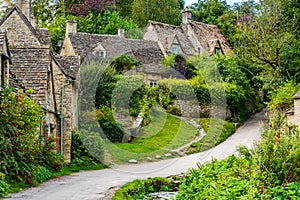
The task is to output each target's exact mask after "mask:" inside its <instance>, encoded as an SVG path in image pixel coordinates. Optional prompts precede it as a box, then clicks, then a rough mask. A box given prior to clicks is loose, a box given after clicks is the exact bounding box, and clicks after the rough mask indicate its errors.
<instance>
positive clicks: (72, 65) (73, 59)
mask: <svg viewBox="0 0 300 200" xmlns="http://www.w3.org/2000/svg"><path fill="white" fill-rule="evenodd" d="M53 58H54V60H55V61H56V63H57V64H58V66H59V67H60V69H61V70H62V72H63V73H64V75H66V76H68V77H70V78H72V79H76V76H77V75H78V72H79V63H80V62H79V57H78V56H62V55H58V54H53Z"/></svg>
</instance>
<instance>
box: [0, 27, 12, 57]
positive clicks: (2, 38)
mask: <svg viewBox="0 0 300 200" xmlns="http://www.w3.org/2000/svg"><path fill="white" fill-rule="evenodd" d="M0 55H3V56H5V57H6V58H9V59H10V57H11V55H10V51H9V48H8V44H7V38H6V31H5V30H1V29H0Z"/></svg>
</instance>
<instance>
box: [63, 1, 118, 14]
mask: <svg viewBox="0 0 300 200" xmlns="http://www.w3.org/2000/svg"><path fill="white" fill-rule="evenodd" d="M114 4H115V1H114V0H83V1H76V3H74V4H73V5H72V7H71V9H70V10H69V12H70V13H72V14H74V15H75V16H80V17H86V16H88V15H89V13H93V14H94V15H98V14H99V13H103V12H105V11H107V10H109V8H111V7H112V6H113V5H114Z"/></svg>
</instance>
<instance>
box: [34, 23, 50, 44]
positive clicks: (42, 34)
mask: <svg viewBox="0 0 300 200" xmlns="http://www.w3.org/2000/svg"><path fill="white" fill-rule="evenodd" d="M36 31H37V33H38V34H39V36H40V37H41V38H42V39H43V40H44V42H45V43H47V44H49V45H50V46H51V47H52V43H51V38H50V33H49V30H48V29H47V28H38V29H36Z"/></svg>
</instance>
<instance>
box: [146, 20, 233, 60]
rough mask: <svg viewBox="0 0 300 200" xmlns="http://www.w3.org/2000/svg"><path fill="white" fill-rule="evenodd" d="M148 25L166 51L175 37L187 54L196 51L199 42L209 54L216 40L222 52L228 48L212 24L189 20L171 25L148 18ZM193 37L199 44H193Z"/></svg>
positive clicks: (169, 51)
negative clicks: (178, 24)
mask: <svg viewBox="0 0 300 200" xmlns="http://www.w3.org/2000/svg"><path fill="white" fill-rule="evenodd" d="M150 26H151V27H153V28H154V29H153V31H155V33H156V34H157V39H158V40H159V42H160V43H161V44H162V46H163V48H164V50H165V51H166V52H167V53H171V50H170V47H171V45H172V42H173V41H174V38H175V37H176V38H177V39H178V42H179V44H180V46H181V48H182V51H183V53H184V54H185V55H188V56H189V55H193V54H195V53H198V52H196V51H197V49H198V48H199V44H200V46H201V48H204V49H205V50H206V51H207V52H208V53H209V54H212V53H213V52H214V48H215V45H216V42H217V41H218V42H219V43H220V47H221V49H222V52H223V53H224V52H225V51H226V50H228V49H230V47H229V45H228V43H227V41H226V39H225V38H224V36H223V35H222V33H221V32H220V30H219V29H218V27H217V26H214V25H208V24H204V23H201V22H195V21H191V20H189V23H187V24H181V26H173V25H169V24H164V23H161V22H154V21H151V20H150V21H149V22H148V25H147V27H150ZM146 31H147V29H145V31H144V33H143V36H144V35H145V34H146ZM195 39H196V40H197V42H198V43H199V44H195Z"/></svg>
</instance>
